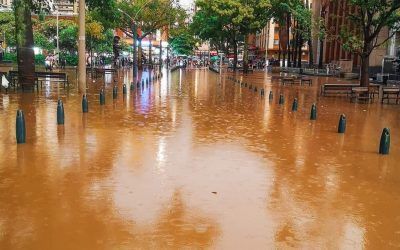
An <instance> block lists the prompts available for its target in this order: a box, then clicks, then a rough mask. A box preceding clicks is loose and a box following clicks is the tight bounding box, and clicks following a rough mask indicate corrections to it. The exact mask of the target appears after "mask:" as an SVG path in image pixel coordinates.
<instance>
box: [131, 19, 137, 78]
mask: <svg viewBox="0 0 400 250" xmlns="http://www.w3.org/2000/svg"><path fill="white" fill-rule="evenodd" d="M132 34H133V38H132V39H133V78H136V76H137V48H136V40H137V30H136V24H135V21H133V20H132Z"/></svg>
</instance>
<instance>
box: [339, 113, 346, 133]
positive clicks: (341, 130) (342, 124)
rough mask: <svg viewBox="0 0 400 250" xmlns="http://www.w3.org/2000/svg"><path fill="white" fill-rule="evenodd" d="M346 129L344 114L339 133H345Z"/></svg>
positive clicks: (341, 118) (340, 119) (341, 116)
mask: <svg viewBox="0 0 400 250" xmlns="http://www.w3.org/2000/svg"><path fill="white" fill-rule="evenodd" d="M345 131H346V116H345V115H344V114H341V115H340V118H339V126H338V133H340V134H343V133H344V132H345Z"/></svg>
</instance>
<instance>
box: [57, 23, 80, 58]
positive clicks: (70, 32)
mask: <svg viewBox="0 0 400 250" xmlns="http://www.w3.org/2000/svg"><path fill="white" fill-rule="evenodd" d="M59 36H60V40H59V45H60V50H63V51H68V52H70V53H72V52H74V51H76V50H77V47H78V46H77V37H78V26H76V25H74V26H69V27H67V28H66V29H63V30H62V31H61V32H60V33H59Z"/></svg>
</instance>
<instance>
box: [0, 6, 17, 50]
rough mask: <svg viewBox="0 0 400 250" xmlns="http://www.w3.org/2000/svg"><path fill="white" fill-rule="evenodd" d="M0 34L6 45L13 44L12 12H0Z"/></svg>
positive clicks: (13, 22)
mask: <svg viewBox="0 0 400 250" xmlns="http://www.w3.org/2000/svg"><path fill="white" fill-rule="evenodd" d="M0 36H1V38H3V36H4V38H5V41H4V42H5V43H6V45H7V46H15V44H16V42H15V18H14V14H13V13H12V12H2V13H1V15H0Z"/></svg>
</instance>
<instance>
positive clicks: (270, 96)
mask: <svg viewBox="0 0 400 250" xmlns="http://www.w3.org/2000/svg"><path fill="white" fill-rule="evenodd" d="M272 99H274V94H273V93H272V90H271V91H269V100H270V101H271V100H272Z"/></svg>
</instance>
